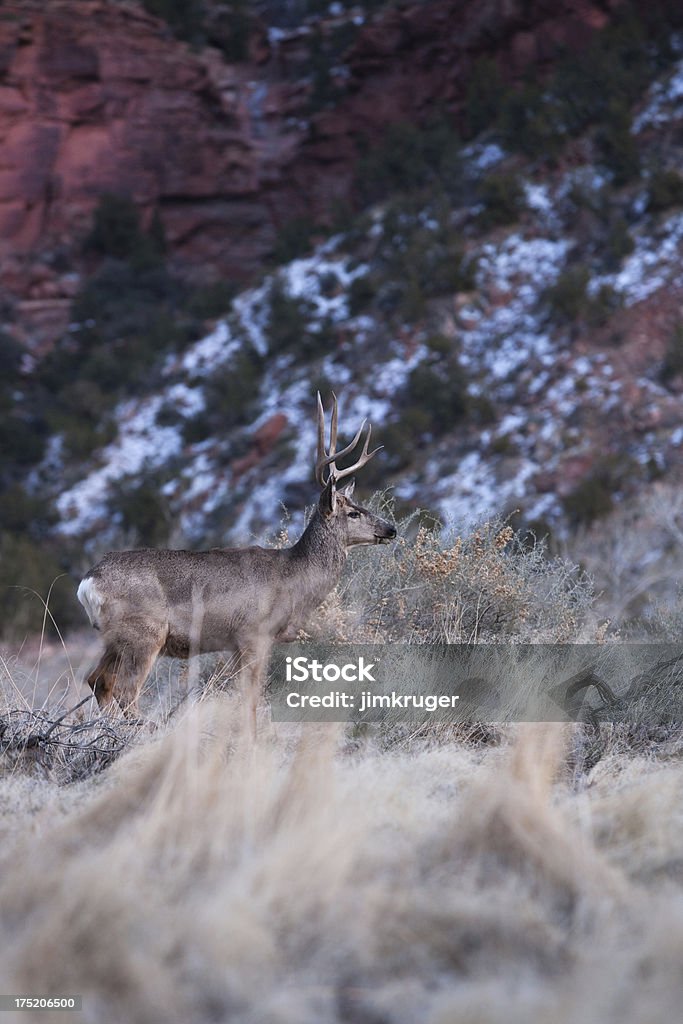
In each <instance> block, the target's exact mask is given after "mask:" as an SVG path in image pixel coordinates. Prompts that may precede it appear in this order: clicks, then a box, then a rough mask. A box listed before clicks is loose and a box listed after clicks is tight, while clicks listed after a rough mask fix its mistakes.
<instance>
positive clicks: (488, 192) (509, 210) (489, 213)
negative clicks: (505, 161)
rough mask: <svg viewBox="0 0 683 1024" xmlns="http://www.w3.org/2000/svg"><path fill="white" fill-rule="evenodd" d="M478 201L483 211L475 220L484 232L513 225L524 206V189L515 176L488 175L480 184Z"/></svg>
mask: <svg viewBox="0 0 683 1024" xmlns="http://www.w3.org/2000/svg"><path fill="white" fill-rule="evenodd" d="M479 199H480V202H481V203H482V206H483V209H482V210H481V212H480V213H479V215H478V218H477V219H478V222H479V224H480V226H481V227H482V228H483V229H484V230H487V229H489V228H493V227H498V226H503V225H506V224H514V223H515V222H516V221H518V220H519V217H520V215H521V213H522V211H523V210H524V209H525V205H526V203H525V196H524V189H523V188H522V185H521V183H520V181H519V178H518V177H517V175H515V174H499V173H496V174H489V175H488V177H486V178H484V180H483V181H482V183H481V186H480V189H479Z"/></svg>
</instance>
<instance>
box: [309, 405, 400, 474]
mask: <svg viewBox="0 0 683 1024" xmlns="http://www.w3.org/2000/svg"><path fill="white" fill-rule="evenodd" d="M338 419H339V404H338V402H337V396H336V395H335V394H334V392H332V419H331V423H330V446H329V449H326V447H325V410H324V407H323V400H322V398H321V396H320V392H318V451H317V455H316V461H315V479H316V481H317V482H318V484H319V486H320V487H325V486H326V484H327V483H328V482H329V480H330V478H331V477H333V478H334V480H335V482H336V481H338V480H343V479H345V478H346V477H347V476H351V474H352V473H355V472H356V470H358V469H361V468H362V467H363V466H364V465H365V464H366V462H369V461H370V459H371V458H372V457H373V455H376V454H377V452H378V451H380V449H382V448H383V447H384V445H379V447H378V448H375V449H374V450H373V451H368V448H369V446H370V437H371V435H372V425H371V424H368V432H367V434H366V436H365V441H364V444H363V450H362V452H361V453H360V457H359V459H358V461H357V462H354V464H353V465H352V466H347V467H346V469H341V470H340V469H337V459H343V458H344V456H345V455H350V453H351V452H352V451H353V449H354V448H355V447H356V445H357V444H358V442H359V441H360V439H361V436H362V434H363V431H364V430H365V424H366V423H367V420H366V419H365V420H363V422H362V423H361V425H360V427H359V428H358V430H357V431H356V436H355V437H354V438H353V440H352V441H351V442H350V443H349V444H347V445H346V447H345V448H342V450H341V451H340V452H338V451H337V450H336V448H337V425H338ZM326 466H328V467H329V471H328V473H327V479H325V476H324V474H323V470H324V469H325V467H326Z"/></svg>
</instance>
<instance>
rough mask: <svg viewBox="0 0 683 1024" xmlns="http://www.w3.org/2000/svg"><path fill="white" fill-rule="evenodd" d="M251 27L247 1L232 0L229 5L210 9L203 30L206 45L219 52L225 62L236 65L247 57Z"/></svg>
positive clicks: (251, 22)
mask: <svg viewBox="0 0 683 1024" xmlns="http://www.w3.org/2000/svg"><path fill="white" fill-rule="evenodd" d="M252 26H253V16H252V14H251V12H250V10H249V3H248V0H232V3H230V4H223V5H221V6H219V7H217V8H216V9H213V8H210V9H209V10H208V11H207V16H206V18H205V19H204V25H203V28H204V32H205V34H206V41H207V43H209V45H210V46H215V47H216V48H217V49H219V50H221V51H222V52H223V56H224V57H225V59H226V60H227V61H230V62H235V63H237V62H239V61H243V60H247V59H248V57H249V39H250V37H251V31H252ZM195 32H196V29H195Z"/></svg>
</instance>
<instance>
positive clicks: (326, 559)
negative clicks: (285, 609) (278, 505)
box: [290, 509, 346, 600]
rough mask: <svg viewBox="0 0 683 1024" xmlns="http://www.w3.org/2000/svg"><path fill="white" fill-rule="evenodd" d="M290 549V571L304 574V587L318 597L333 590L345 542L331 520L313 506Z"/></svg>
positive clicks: (341, 564)
mask: <svg viewBox="0 0 683 1024" xmlns="http://www.w3.org/2000/svg"><path fill="white" fill-rule="evenodd" d="M290 552H291V566H292V570H293V571H294V573H295V574H296V575H298V574H299V573H301V574H302V575H303V576H304V579H305V580H306V583H307V589H309V590H315V591H316V594H320V595H322V596H321V597H320V600H322V599H323V598H324V597H325V596H326V595H327V594H328V593H329V592H330V591H331V590H334V588H335V587H336V585H337V583H338V582H339V578H340V576H341V574H342V572H343V569H344V565H345V564H346V545H345V544H344V543H343V541H342V539H341V538H340V536H339V533H338V531H337V530H336V529H335V526H334V521H328V520H326V519H325V518H324V517H323V516H321V514H320V512H319V511H318V509H316V510H315V512H314V513H313V516H312V518H311V520H310V522H309V524H308V526H307V527H306V529H305V530H304V532H303V533H302V534H301V537H300V538H299V540H298V541H297V542H296V544H295V545H294V546H293V547H292V548H290Z"/></svg>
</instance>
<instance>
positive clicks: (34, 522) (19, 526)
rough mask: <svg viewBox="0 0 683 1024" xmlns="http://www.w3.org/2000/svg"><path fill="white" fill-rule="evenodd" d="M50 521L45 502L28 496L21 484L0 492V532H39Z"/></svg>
mask: <svg viewBox="0 0 683 1024" xmlns="http://www.w3.org/2000/svg"><path fill="white" fill-rule="evenodd" d="M52 519H53V516H52V515H51V514H50V513H49V512H48V510H47V509H46V506H45V502H44V501H43V500H42V499H41V498H39V497H37V496H36V495H35V494H29V492H28V491H27V490H26V489H25V488H24V487H22V485H21V484H19V483H13V484H10V485H9V486H8V487H6V488H4V490H0V530H10V531H15V532H21V531H22V530H25V531H28V530H31V529H36V528H37V529H39V530H40V529H43V528H44V527H45V525H46V524H47V522H48V521H52Z"/></svg>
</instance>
